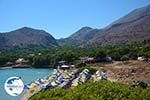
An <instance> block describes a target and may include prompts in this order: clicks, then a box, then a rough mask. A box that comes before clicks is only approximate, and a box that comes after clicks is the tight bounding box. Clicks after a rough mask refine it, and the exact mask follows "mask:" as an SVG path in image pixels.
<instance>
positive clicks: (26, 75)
mask: <svg viewBox="0 0 150 100" xmlns="http://www.w3.org/2000/svg"><path fill="white" fill-rule="evenodd" d="M53 70H54V69H50V68H49V69H48V68H44V69H43V68H38V69H37V68H14V69H0V100H20V98H21V96H22V95H23V93H21V94H20V95H19V96H15V97H14V96H10V95H9V94H7V92H6V91H5V89H4V83H5V81H6V80H7V79H8V78H9V77H12V76H17V77H21V80H22V81H23V83H24V84H25V85H26V84H29V83H31V82H32V81H34V80H36V79H39V78H44V77H46V76H49V75H51V74H52V72H53Z"/></svg>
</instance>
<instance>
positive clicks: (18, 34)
mask: <svg viewBox="0 0 150 100" xmlns="http://www.w3.org/2000/svg"><path fill="white" fill-rule="evenodd" d="M34 45H35V46H45V47H55V46H58V44H57V42H56V40H55V38H54V37H53V36H51V35H50V34H49V33H47V32H45V31H43V30H37V29H32V28H29V27H23V28H20V29H17V30H15V31H11V32H7V33H1V34H0V49H9V48H14V47H20V48H24V47H29V46H31V47H32V46H34Z"/></svg>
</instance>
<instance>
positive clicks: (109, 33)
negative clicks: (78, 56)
mask: <svg viewBox="0 0 150 100" xmlns="http://www.w3.org/2000/svg"><path fill="white" fill-rule="evenodd" d="M65 40H67V41H68V42H69V43H71V44H72V45H73V43H75V42H77V43H78V42H80V43H78V45H80V46H84V47H90V46H99V45H119V44H128V43H132V42H142V41H144V40H150V5H148V6H145V7H142V8H138V9H135V10H133V11H132V12H130V13H129V14H127V15H126V16H123V17H122V18H120V19H118V20H116V21H114V22H113V23H111V24H109V25H108V26H106V27H105V28H103V29H92V28H89V27H84V28H82V29H80V30H79V31H77V32H75V33H74V34H73V35H71V36H69V37H68V38H66V39H63V41H65ZM70 41H71V42H70ZM72 41H73V42H72ZM64 43H65V42H64Z"/></svg>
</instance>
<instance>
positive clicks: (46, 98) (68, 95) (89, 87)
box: [30, 81, 150, 100]
mask: <svg viewBox="0 0 150 100" xmlns="http://www.w3.org/2000/svg"><path fill="white" fill-rule="evenodd" d="M30 100H150V89H142V88H133V87H130V86H128V85H124V84H119V83H113V82H109V81H99V82H95V83H93V82H89V83H85V84H82V85H79V86H77V87H75V88H73V89H66V90H65V89H52V90H47V91H44V92H40V93H38V94H37V95H34V96H33V97H32V98H31V99H30Z"/></svg>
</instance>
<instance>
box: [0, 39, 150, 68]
mask: <svg viewBox="0 0 150 100" xmlns="http://www.w3.org/2000/svg"><path fill="white" fill-rule="evenodd" d="M84 56H89V57H94V58H96V59H102V58H104V57H108V56H110V57H112V59H113V60H116V61H120V60H121V61H124V60H135V59H137V57H138V56H145V57H150V43H148V42H146V41H145V42H143V43H141V44H136V43H134V44H128V45H120V46H105V47H93V48H76V47H68V46H64V47H58V48H53V49H52V48H44V47H35V48H34V47H33V48H25V49H19V48H16V49H13V50H8V51H1V52H0V66H6V63H7V62H15V60H16V59H18V58H25V59H27V60H29V64H31V65H32V66H43V65H44V66H46V65H54V66H55V65H56V64H57V62H58V61H62V60H65V61H66V62H67V63H68V64H77V63H76V61H77V60H79V59H80V57H84Z"/></svg>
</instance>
